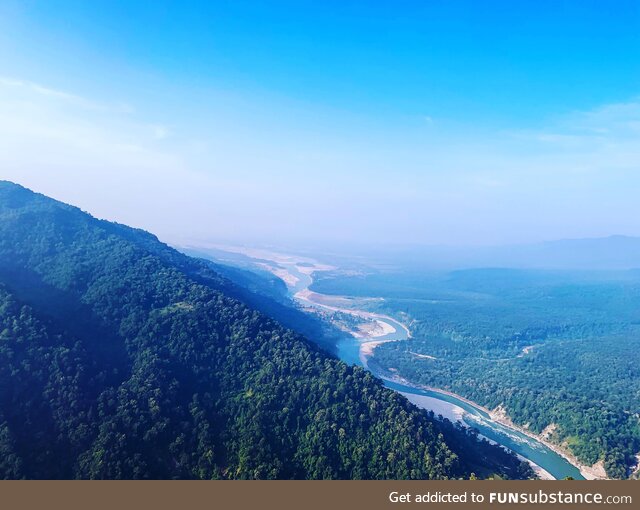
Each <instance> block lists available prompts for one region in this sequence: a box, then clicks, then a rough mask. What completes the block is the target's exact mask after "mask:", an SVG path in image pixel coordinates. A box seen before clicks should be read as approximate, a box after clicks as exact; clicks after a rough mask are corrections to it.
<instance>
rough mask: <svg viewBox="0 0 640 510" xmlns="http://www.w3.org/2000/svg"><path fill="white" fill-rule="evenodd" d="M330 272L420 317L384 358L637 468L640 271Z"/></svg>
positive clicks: (612, 463) (389, 307)
mask: <svg viewBox="0 0 640 510" xmlns="http://www.w3.org/2000/svg"><path fill="white" fill-rule="evenodd" d="M321 277H323V279H321V280H319V281H318V282H317V283H316V284H314V286H313V289H314V290H316V291H318V292H332V293H336V294H356V295H370V296H384V297H385V298H387V299H386V300H385V301H384V302H382V303H381V304H380V308H379V309H380V310H381V311H384V312H385V313H389V314H391V315H395V316H396V317H398V318H400V319H401V320H404V321H405V322H406V323H407V324H410V327H411V331H412V334H413V338H412V339H410V340H408V341H404V342H395V343H388V344H385V345H382V346H380V347H379V348H377V349H376V351H375V355H374V357H373V362H375V363H377V365H378V366H379V367H380V369H381V370H387V371H389V370H390V369H395V370H397V372H395V371H393V372H391V371H389V372H388V373H389V375H391V374H398V375H400V376H402V377H404V378H406V379H409V380H411V381H413V382H416V383H419V384H422V385H426V386H431V387H435V388H442V389H447V390H450V391H453V392H455V393H458V394H460V395H462V396H464V397H466V398H469V399H471V400H473V401H475V402H478V403H479V404H482V405H484V406H487V407H489V408H491V409H494V408H497V407H498V406H502V407H504V408H505V409H506V411H507V414H508V415H509V416H510V417H511V418H512V419H513V421H514V422H515V423H517V424H519V425H521V426H525V427H527V428H529V429H530V430H531V431H533V432H536V433H541V432H543V431H545V429H546V431H545V432H548V433H551V440H552V441H554V442H556V443H558V444H561V445H564V446H565V447H567V448H568V449H569V450H570V451H571V452H572V453H574V454H575V455H576V457H577V458H578V459H579V460H580V461H582V462H584V463H586V464H589V465H591V464H594V463H595V462H597V461H600V460H601V461H603V462H604V466H605V469H606V472H607V474H608V475H609V476H610V477H614V478H626V477H628V476H629V475H630V472H629V468H630V466H632V465H633V464H634V463H635V455H636V454H637V453H638V452H640V415H639V413H640V275H639V273H638V272H637V271H627V272H609V273H605V272H597V273H587V272H553V271H524V270H499V269H486V270H467V271H458V272H453V273H450V274H446V275H443V274H440V275H434V274H432V275H427V274H422V273H421V274H384V273H376V274H372V275H369V276H362V277H357V278H343V277H339V275H335V274H334V275H330V274H329V275H321ZM420 354H424V355H429V356H432V357H434V358H435V359H427V358H424V357H422V358H421V357H419V356H418V355H420ZM547 427H550V428H547Z"/></svg>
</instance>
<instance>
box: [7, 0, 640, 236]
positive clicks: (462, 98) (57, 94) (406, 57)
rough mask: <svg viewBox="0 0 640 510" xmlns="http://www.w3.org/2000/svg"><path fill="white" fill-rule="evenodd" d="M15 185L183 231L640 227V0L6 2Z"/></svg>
mask: <svg viewBox="0 0 640 510" xmlns="http://www.w3.org/2000/svg"><path fill="white" fill-rule="evenodd" d="M0 179H8V180H11V181H14V182H18V183H20V184H23V185H25V186H27V187H29V188H31V189H34V190H35V191H39V192H42V193H45V194H47V195H50V196H53V197H54V198H57V199H60V200H63V201H65V202H69V203H73V204H74V205H78V206H79V207H81V208H82V209H84V210H87V211H89V212H91V213H92V214H94V215H95V216H97V217H100V218H106V219H110V220H114V221H119V222H122V223H126V224H130V225H132V226H136V227H140V228H144V229H147V230H150V231H152V232H154V233H155V234H157V235H158V236H159V237H160V238H161V239H162V240H165V241H167V242H171V243H175V244H197V243H199V242H208V243H209V242H222V243H243V244H271V245H283V244H288V245H296V244H297V245H305V244H306V245H310V244H315V245H340V244H348V243H359V244H428V245H433V244H438V245H439V244H447V245H492V244H511V243H528V242H538V241H542V240H552V239H561V238H582V237H599V236H607V235H612V234H624V235H640V222H638V221H637V218H639V217H640V200H638V196H639V195H640V2H637V1H624V0H619V1H612V2H602V1H590V0H575V1H562V0H555V1H545V0H538V1H521V2H511V1H486V2H477V1H461V0H451V1H447V2H443V1H438V2H436V1H424V0H423V1H401V0H396V1H393V2H391V1H389V2H386V1H376V2H372V1H368V2H364V1H363V2H350V1H340V2H335V1H324V2H308V1H304V0H302V1H300V0H299V1H295V2H294V1H291V2H279V1H270V2H257V1H243V0H235V1H229V2H226V1H211V2H194V1H181V2H163V1H158V0H156V1H149V2H144V1H134V2H131V1H118V0H110V1H105V0H94V1H92V2H85V1H62V0H48V1H29V0H26V1H19V2H18V1H14V0H4V1H3V2H2V3H0Z"/></svg>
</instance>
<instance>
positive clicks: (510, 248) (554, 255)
mask: <svg viewBox="0 0 640 510" xmlns="http://www.w3.org/2000/svg"><path fill="white" fill-rule="evenodd" d="M370 253H371V254H374V255H371V254H370V256H369V258H368V262H369V264H370V265H373V266H376V267H380V268H383V269H391V270H393V269H394V268H402V269H403V270H436V271H442V270H444V271H450V270H455V269H477V268H508V269H550V270H569V271H626V270H638V269H640V237H628V236H621V235H615V236H610V237H601V238H592V239H562V240H557V241H548V242H544V243H536V244H514V245H505V246H476V247H465V246H460V247H453V246H405V247H398V248H395V249H390V248H385V249H379V250H378V251H377V252H375V251H374V250H372V251H371V252H370Z"/></svg>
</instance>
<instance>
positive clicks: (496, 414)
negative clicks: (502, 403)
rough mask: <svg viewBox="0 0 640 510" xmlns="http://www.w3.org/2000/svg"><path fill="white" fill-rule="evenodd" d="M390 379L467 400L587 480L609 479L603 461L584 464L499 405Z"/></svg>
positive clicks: (466, 401)
mask: <svg viewBox="0 0 640 510" xmlns="http://www.w3.org/2000/svg"><path fill="white" fill-rule="evenodd" d="M389 380H391V381H392V382H397V383H399V384H404V385H406V386H411V387H414V388H416V389H422V390H427V391H433V392H435V393H441V394H442V395H449V396H450V397H455V398H457V399H458V400H461V401H462V402H465V403H467V404H469V405H470V406H473V407H475V408H476V409H480V410H481V411H484V412H485V413H487V414H488V415H489V416H490V418H491V419H492V420H493V421H495V422H497V423H500V424H501V425H504V426H505V427H508V428H510V429H513V430H516V431H518V432H520V433H521V434H524V435H525V436H527V437H530V438H531V439H535V440H536V441H538V442H539V443H542V444H543V445H544V446H546V447H547V448H549V449H550V450H552V451H553V452H555V453H557V454H558V455H560V456H561V457H563V458H564V459H565V460H567V461H568V462H569V463H570V464H573V465H574V466H575V467H576V468H578V470H579V471H580V474H581V475H582V476H584V478H586V479H587V480H606V479H607V474H606V472H605V471H604V465H603V462H602V461H599V462H597V463H596V464H594V465H593V466H587V465H585V464H583V463H582V462H580V461H579V460H578V459H577V458H576V457H575V456H574V455H573V454H572V453H571V452H569V451H568V450H566V449H565V448H562V447H561V446H559V445H557V444H555V443H552V442H550V441H549V440H548V439H547V438H545V437H544V436H542V435H541V434H536V433H534V432H531V431H530V430H527V429H525V428H524V427H521V426H520V425H516V424H515V423H513V421H512V420H511V418H509V417H508V416H507V414H506V413H505V412H504V410H503V409H501V408H500V407H498V408H497V409H494V410H491V409H488V408H487V407H484V406H482V405H480V404H478V403H476V402H473V401H472V400H469V399H468V398H465V397H463V396H462V395H458V394H457V393H453V392H452V391H448V390H443V389H441V388H432V387H430V386H423V385H419V384H415V383H412V382H411V381H407V380H406V379H404V378H402V377H399V376H394V377H392V378H389Z"/></svg>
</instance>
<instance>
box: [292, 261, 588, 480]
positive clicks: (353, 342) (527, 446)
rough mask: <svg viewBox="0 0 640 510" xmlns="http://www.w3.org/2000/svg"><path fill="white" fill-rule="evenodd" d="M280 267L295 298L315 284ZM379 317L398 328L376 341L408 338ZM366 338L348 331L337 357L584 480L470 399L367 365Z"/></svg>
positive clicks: (554, 472) (559, 473)
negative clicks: (363, 350)
mask: <svg viewBox="0 0 640 510" xmlns="http://www.w3.org/2000/svg"><path fill="white" fill-rule="evenodd" d="M280 266H281V267H284V268H286V270H287V271H288V272H289V273H290V274H291V275H293V276H294V277H295V278H296V279H297V281H296V282H295V284H294V283H292V282H289V283H288V284H287V286H288V291H289V295H290V296H291V297H292V298H294V299H296V300H298V301H301V299H300V297H299V293H300V292H304V291H307V290H308V289H309V286H310V285H311V284H312V283H313V279H312V278H311V276H310V275H309V274H306V273H304V272H302V271H300V269H299V267H298V265H297V264H295V263H290V264H283V263H282V262H280ZM303 304H304V305H305V306H315V307H319V308H328V309H332V308H331V307H329V306H326V305H323V304H319V303H314V302H311V301H307V300H304V301H303ZM362 313H363V314H367V315H369V316H371V314H370V313H369V312H365V311H362ZM376 319H377V320H379V321H382V322H386V323H387V324H389V325H391V326H392V327H393V328H394V330H395V331H394V332H393V333H388V334H386V335H383V336H378V337H376V338H375V339H374V340H375V341H376V342H385V341H398V340H407V339H408V338H409V336H408V333H407V331H406V330H405V327H404V326H403V325H402V324H400V323H399V322H397V321H395V320H393V319H391V318H389V317H386V316H380V315H376ZM364 341H371V339H367V340H364V339H359V338H356V337H354V336H352V335H349V334H345V335H344V338H342V339H341V340H340V342H339V343H338V345H337V355H338V357H339V358H340V359H341V360H342V361H344V362H345V363H348V364H351V365H358V366H364V367H365V368H367V369H368V370H370V371H371V372H372V373H373V374H374V375H376V376H377V377H380V378H381V379H382V380H383V382H384V384H385V386H387V387H388V388H390V389H392V390H395V391H397V392H399V393H402V394H403V395H405V396H406V397H407V398H408V399H409V400H410V401H411V402H413V403H414V404H415V405H417V406H418V407H421V408H423V409H429V410H433V411H434V412H435V413H436V414H441V415H442V416H444V417H446V418H449V419H458V420H461V421H462V422H463V423H464V424H465V425H467V426H470V427H474V428H476V429H477V430H478V431H479V433H480V434H481V435H482V436H484V437H486V438H487V439H489V440H490V441H493V442H495V443H498V444H500V445H502V446H504V447H506V448H509V449H510V450H512V451H514V452H515V453H517V454H518V455H520V456H522V457H524V458H525V459H526V460H529V461H531V462H532V463H534V464H536V465H537V466H539V467H540V468H542V469H543V470H544V471H546V472H547V473H548V474H550V475H551V476H552V477H553V478H556V479H563V478H565V477H567V476H570V477H573V478H574V479H576V480H583V479H584V477H583V476H582V474H581V473H580V470H579V469H578V468H577V467H576V466H574V465H573V464H571V463H570V462H569V461H568V460H567V459H565V458H564V457H562V456H561V455H559V454H558V453H556V452H554V451H553V450H551V449H550V448H548V447H547V446H546V445H544V444H543V443H541V442H540V441H538V440H536V439H534V438H532V437H529V436H527V435H525V434H523V433H522V432H519V431H518V430H515V429H513V428H511V427H508V426H505V425H503V424H501V423H498V422H496V421H495V420H493V419H492V418H491V416H489V414H488V413H487V412H486V411H485V410H483V409H481V408H480V407H476V406H474V405H472V404H471V403H469V402H468V401H463V400H461V399H459V398H456V397H455V396H453V395H448V394H444V393H440V392H437V391H430V390H423V389H419V388H416V387H413V386H410V385H407V384H400V383H398V382H394V381H391V380H388V379H387V378H385V377H381V375H380V374H377V373H376V372H375V370H372V369H371V367H369V366H367V364H366V361H364V360H363V356H362V353H361V345H362V343H363V342H364Z"/></svg>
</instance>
